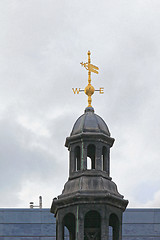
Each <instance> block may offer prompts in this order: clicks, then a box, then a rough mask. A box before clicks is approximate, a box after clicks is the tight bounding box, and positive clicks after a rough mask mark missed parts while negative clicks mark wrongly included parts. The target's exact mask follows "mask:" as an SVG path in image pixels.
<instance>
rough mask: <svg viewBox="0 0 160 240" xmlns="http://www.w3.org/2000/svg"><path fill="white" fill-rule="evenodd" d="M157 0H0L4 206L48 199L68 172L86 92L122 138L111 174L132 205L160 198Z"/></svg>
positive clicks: (0, 185) (159, 203)
mask: <svg viewBox="0 0 160 240" xmlns="http://www.w3.org/2000/svg"><path fill="white" fill-rule="evenodd" d="M159 13H160V1H159V0H134V1H132V0H94V1H93V0H89V1H84V0H81V1H77V0H74V1H73V0H66V1H64V0H62V1H55V0H27V1H26V0H21V1H19V0H1V1H0V29H1V30H0V195H1V198H0V207H28V206H29V202H30V201H34V202H35V203H38V196H39V195H42V196H43V205H44V207H50V206H51V202H52V199H53V198H54V197H56V196H57V195H59V194H60V193H61V191H62V189H63V185H64V183H65V182H66V180H67V177H68V151H67V149H66V148H65V147H64V142H65V138H66V137H67V136H69V134H70V132H71V130H72V127H73V124H74V122H75V121H76V119H77V118H78V117H79V116H80V115H81V114H83V111H84V109H85V107H86V106H87V97H86V96H85V95H84V94H83V93H81V94H79V95H74V94H73V92H72V87H81V88H84V87H85V86H86V85H87V71H86V70H85V69H84V68H82V67H81V66H80V64H79V63H80V62H81V61H83V62H84V61H87V51H88V50H90V51H91V53H92V55H91V60H92V63H94V64H95V65H97V66H99V69H100V71H99V75H96V76H95V75H93V74H92V83H93V85H94V86H95V88H99V87H104V89H105V94H104V95H100V94H98V93H95V95H94V96H93V107H94V108H95V112H96V113H97V114H98V115H100V116H101V117H102V118H103V119H104V120H105V121H106V123H107V125H108V126H109V129H110V132H111V134H112V137H114V138H115V139H116V141H115V144H114V146H113V148H112V149H111V176H112V178H113V181H115V182H116V184H117V185H118V189H119V192H120V193H121V194H123V195H124V196H125V198H126V199H128V200H129V201H130V204H129V206H130V207H160V137H159V133H160V124H159V123H160V106H159V105H160V94H159V92H160V14H159Z"/></svg>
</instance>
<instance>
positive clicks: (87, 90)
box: [72, 51, 104, 107]
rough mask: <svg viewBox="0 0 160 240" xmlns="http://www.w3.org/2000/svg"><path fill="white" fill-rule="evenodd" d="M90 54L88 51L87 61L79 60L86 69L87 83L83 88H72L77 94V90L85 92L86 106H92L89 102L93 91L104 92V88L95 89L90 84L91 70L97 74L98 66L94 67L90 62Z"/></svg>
mask: <svg viewBox="0 0 160 240" xmlns="http://www.w3.org/2000/svg"><path fill="white" fill-rule="evenodd" d="M90 55H91V52H90V51H88V62H86V63H83V62H81V63H80V64H81V65H82V66H84V67H85V69H86V70H87V71H88V85H87V86H86V87H85V89H84V90H81V89H80V88H79V89H77V88H76V89H74V88H72V90H73V92H74V94H75V93H77V94H79V92H81V91H84V92H85V94H86V95H87V96H88V107H92V105H91V102H92V98H91V96H92V95H93V94H94V92H95V91H99V93H101V94H102V93H104V92H103V89H104V88H100V89H99V90H95V89H94V87H93V86H92V84H91V72H94V73H96V74H98V70H99V68H98V67H96V66H95V65H93V64H91V58H90Z"/></svg>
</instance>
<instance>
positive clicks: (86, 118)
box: [70, 107, 110, 136]
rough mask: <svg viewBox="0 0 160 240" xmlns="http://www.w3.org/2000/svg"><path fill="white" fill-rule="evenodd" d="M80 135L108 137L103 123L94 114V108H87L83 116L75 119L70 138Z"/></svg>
mask: <svg viewBox="0 0 160 240" xmlns="http://www.w3.org/2000/svg"><path fill="white" fill-rule="evenodd" d="M81 133H103V134H105V135H107V136H110V132H109V129H108V127H107V125H106V123H105V121H104V120H103V119H102V118H101V117H100V116H98V115H97V114H95V113H94V108H92V107H87V108H86V109H85V112H84V114H83V115H81V116H80V117H79V118H78V119H77V121H76V122H75V124H74V126H73V129H72V132H71V135H70V136H74V135H77V134H81Z"/></svg>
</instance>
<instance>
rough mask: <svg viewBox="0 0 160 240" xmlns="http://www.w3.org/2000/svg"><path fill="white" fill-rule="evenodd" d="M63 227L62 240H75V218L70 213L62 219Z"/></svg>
mask: <svg viewBox="0 0 160 240" xmlns="http://www.w3.org/2000/svg"><path fill="white" fill-rule="evenodd" d="M63 227H64V237H63V240H64V239H69V240H75V216H74V215H73V214H72V213H68V214H67V215H66V216H65V217H64V218H63Z"/></svg>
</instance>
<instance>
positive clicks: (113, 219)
mask: <svg viewBox="0 0 160 240" xmlns="http://www.w3.org/2000/svg"><path fill="white" fill-rule="evenodd" d="M109 235H110V239H111V240H119V220H118V217H117V216H116V215H115V214H111V215H110V217H109Z"/></svg>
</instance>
